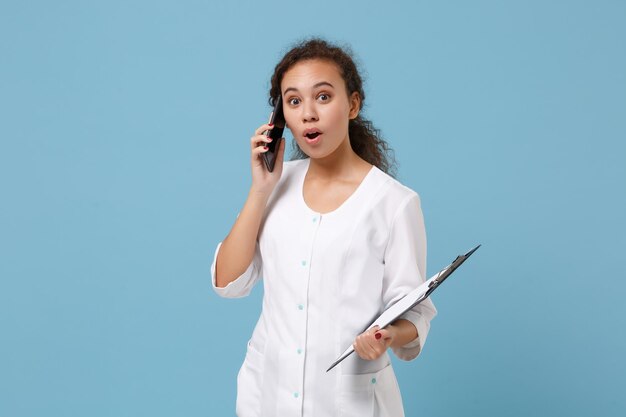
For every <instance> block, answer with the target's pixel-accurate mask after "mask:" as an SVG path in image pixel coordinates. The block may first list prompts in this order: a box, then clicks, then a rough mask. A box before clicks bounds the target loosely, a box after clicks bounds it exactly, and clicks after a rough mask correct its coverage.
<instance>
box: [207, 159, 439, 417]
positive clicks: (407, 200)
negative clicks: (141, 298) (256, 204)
mask: <svg viewBox="0 0 626 417" xmlns="http://www.w3.org/2000/svg"><path fill="white" fill-rule="evenodd" d="M308 166H309V159H303V160H297V161H288V162H285V163H284V167H283V173H282V176H281V179H280V181H279V182H278V184H277V185H276V188H275V189H274V191H273V193H272V195H271V197H270V199H269V201H268V204H267V206H266V210H265V214H264V218H263V221H262V223H261V228H260V231H259V237H258V241H257V247H256V253H255V256H254V259H253V260H252V263H251V264H250V266H249V267H248V269H247V270H246V271H245V273H243V274H242V275H241V276H240V277H238V278H237V279H236V280H235V281H233V282H231V283H230V284H228V285H227V286H226V287H224V288H217V287H215V260H216V259H217V254H218V252H219V248H220V245H221V243H220V244H218V246H217V249H216V251H215V257H214V260H213V265H212V267H211V273H212V275H213V287H214V289H215V291H216V292H217V293H218V294H219V295H221V296H223V297H242V296H245V295H248V294H249V292H250V290H251V288H252V286H253V285H254V284H255V283H256V282H257V281H259V280H260V279H262V282H263V285H264V295H263V307H262V312H261V316H260V318H259V321H258V322H257V325H256V327H255V329H254V332H253V334H252V337H251V339H250V341H249V342H248V348H247V353H246V357H245V360H244V363H243V365H242V367H241V369H240V371H239V375H238V378H237V405H236V409H237V415H238V416H240V417H249V416H264V417H275V416H280V417H291V416H307V417H325V416H358V417H369V416H389V417H399V416H403V415H404V411H403V407H402V399H401V396H400V390H399V388H398V384H397V381H396V378H395V375H394V372H393V370H392V367H391V364H390V361H389V356H388V354H387V353H385V354H383V355H382V356H381V357H380V358H378V359H376V360H373V361H366V360H362V359H360V358H359V357H358V355H357V354H356V353H355V354H352V355H351V356H350V357H348V358H347V359H346V360H344V361H343V362H342V363H341V364H339V365H338V366H337V367H336V368H334V369H333V370H331V371H330V372H328V373H327V372H326V369H327V368H328V367H329V366H330V364H331V363H333V362H334V360H335V359H336V358H337V357H338V356H339V355H340V354H341V353H342V352H343V351H344V350H345V349H346V348H347V347H348V346H350V345H351V344H352V343H353V342H354V339H355V337H356V336H357V335H358V334H360V333H361V332H362V331H363V330H364V329H365V327H366V326H367V325H369V323H371V322H372V321H373V319H374V318H375V317H377V316H378V315H379V314H380V313H381V312H382V311H383V310H384V309H386V308H387V307H389V306H390V305H392V304H393V303H394V302H396V301H397V300H398V299H400V298H401V297H402V296H404V295H405V294H407V293H408V292H409V291H411V290H412V289H414V288H416V287H417V286H418V285H420V284H421V283H422V282H424V279H425V278H426V275H425V273H426V234H425V230H424V222H423V216H422V211H421V207H420V199H419V197H418V195H417V194H416V193H415V192H414V191H413V190H411V189H409V188H407V187H406V186H404V185H402V184H401V183H399V182H398V181H397V180H395V179H394V178H392V177H391V176H389V175H387V174H385V173H384V172H383V171H381V170H380V169H378V168H376V167H372V169H371V170H370V171H369V173H368V174H367V175H366V177H365V178H364V179H363V181H362V183H361V184H360V185H359V187H358V188H357V189H356V190H355V192H354V193H353V194H352V195H351V196H350V197H349V198H348V199H347V200H346V201H345V202H344V203H343V204H342V205H341V206H340V207H338V208H337V209H336V210H334V211H332V212H329V213H325V214H320V213H317V212H315V211H313V210H311V209H310V208H309V207H308V206H307V205H306V203H305V201H304V198H303V194H302V187H303V184H304V177H305V174H306V172H307V169H308ZM435 314H436V310H435V307H434V305H433V304H432V302H431V300H430V299H426V300H424V301H423V302H422V303H420V304H418V305H417V306H416V307H414V308H413V309H412V310H410V311H409V312H407V313H406V314H405V315H404V316H403V318H405V319H407V320H409V321H411V322H412V323H413V324H414V325H415V327H416V328H417V330H418V333H419V337H418V338H417V339H416V340H415V341H413V342H411V343H409V344H408V345H406V346H403V347H401V348H398V349H394V351H395V354H396V355H397V356H398V357H399V358H400V359H403V360H412V359H414V358H415V357H417V355H418V354H419V353H420V351H421V349H422V348H423V346H424V342H425V341H426V337H427V335H428V330H429V328H430V320H431V319H432V318H433V317H434V316H435Z"/></svg>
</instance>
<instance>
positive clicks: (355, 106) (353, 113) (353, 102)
mask: <svg viewBox="0 0 626 417" xmlns="http://www.w3.org/2000/svg"><path fill="white" fill-rule="evenodd" d="M360 110H361V96H360V95H359V93H358V92H357V91H355V92H353V93H352V94H351V95H350V113H349V114H348V118H350V119H356V118H357V116H358V115H359V111H360Z"/></svg>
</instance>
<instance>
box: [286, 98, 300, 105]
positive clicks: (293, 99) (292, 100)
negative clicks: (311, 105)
mask: <svg viewBox="0 0 626 417" xmlns="http://www.w3.org/2000/svg"><path fill="white" fill-rule="evenodd" d="M287 103H289V104H290V105H292V106H297V105H298V104H299V103H300V99H298V98H295V97H292V98H290V99H289V100H287Z"/></svg>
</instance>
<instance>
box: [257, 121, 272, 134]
mask: <svg viewBox="0 0 626 417" xmlns="http://www.w3.org/2000/svg"><path fill="white" fill-rule="evenodd" d="M273 127H274V125H271V124H269V123H266V124H264V125H261V126H259V127H258V128H257V130H255V131H254V134H255V135H262V134H263V133H264V132H265V131H267V130H271V129H272V128H273Z"/></svg>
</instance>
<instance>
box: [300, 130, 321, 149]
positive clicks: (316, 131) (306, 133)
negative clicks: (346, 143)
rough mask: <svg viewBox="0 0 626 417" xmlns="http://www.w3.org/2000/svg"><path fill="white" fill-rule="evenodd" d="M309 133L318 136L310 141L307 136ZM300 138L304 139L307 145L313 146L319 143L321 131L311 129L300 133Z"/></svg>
mask: <svg viewBox="0 0 626 417" xmlns="http://www.w3.org/2000/svg"><path fill="white" fill-rule="evenodd" d="M310 133H317V134H318V135H317V136H316V137H315V138H313V139H310V138H309V137H308V136H307V135H308V134H310ZM302 137H303V138H304V140H305V141H306V143H308V144H309V145H315V144H316V143H318V142H319V141H320V138H321V137H322V131H321V130H319V129H318V128H316V127H311V128H309V129H306V130H305V131H304V132H302Z"/></svg>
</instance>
